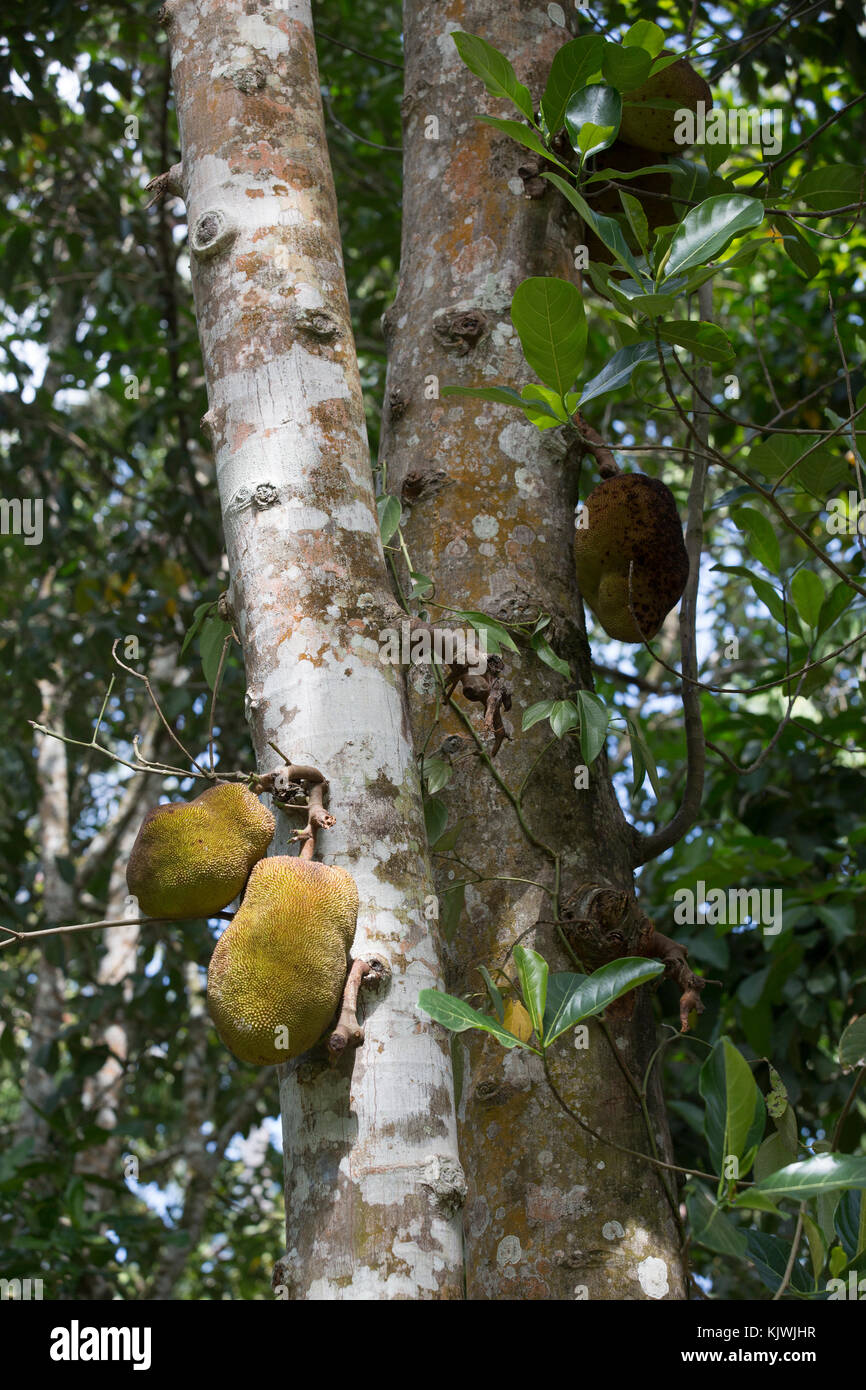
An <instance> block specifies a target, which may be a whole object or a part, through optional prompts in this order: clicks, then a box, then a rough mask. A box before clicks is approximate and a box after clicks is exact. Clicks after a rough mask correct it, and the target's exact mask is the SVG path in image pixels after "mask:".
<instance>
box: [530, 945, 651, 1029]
mask: <svg viewBox="0 0 866 1390" xmlns="http://www.w3.org/2000/svg"><path fill="white" fill-rule="evenodd" d="M663 971H664V966H663V965H662V964H661V962H660V961H656V960H646V959H645V958H644V957H643V956H624V957H623V959H622V960H614V961H611V962H610V964H609V965H603V966H602V967H601V969H600V970H595V971H593V973H592V974H591V975H575V976H573V977H572V978H573V979H574V980H575V981H576V983H575V985H574V988H573V989H572V991H571V993H570V994H568V995H566V996H565V997H563V998H560V999H559V1001H558V1003H557V1007H556V1018H555V1020H553V1019H552V1020H551V1030H550V1031H548V1032H547V1033H546V1034H545V1038H544V1045H545V1047H549V1046H550V1044H551V1043H552V1042H554V1041H555V1040H556V1038H558V1037H559V1036H560V1035H561V1034H562V1033H564V1032H565V1031H566V1029H568V1028H573V1027H574V1025H575V1023H580V1022H581V1020H582V1019H584V1018H592V1016H593V1015H594V1014H600V1013H601V1012H602V1010H604V1009H606V1008H607V1006H608V1005H609V1004H612V1003H613V1001H614V999H619V997H620V995H621V994H627V993H628V992H629V990H632V989H637V987H638V985H643V984H646V982H647V980H653V979H655V977H656V976H657V975H661V974H662V973H663Z"/></svg>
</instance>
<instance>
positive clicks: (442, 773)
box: [422, 758, 451, 796]
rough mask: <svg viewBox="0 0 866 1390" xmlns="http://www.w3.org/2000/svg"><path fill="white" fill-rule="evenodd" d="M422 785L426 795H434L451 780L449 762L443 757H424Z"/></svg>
mask: <svg viewBox="0 0 866 1390" xmlns="http://www.w3.org/2000/svg"><path fill="white" fill-rule="evenodd" d="M422 775H423V777H424V785H425V787H426V788H427V795H428V796H435V794H436V792H441V790H442V788H443V787H447V785H448V783H449V782H450V781H451V764H450V763H447V762H446V761H445V759H444V758H425V759H424V768H423V774H422Z"/></svg>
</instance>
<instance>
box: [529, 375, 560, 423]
mask: <svg viewBox="0 0 866 1390" xmlns="http://www.w3.org/2000/svg"><path fill="white" fill-rule="evenodd" d="M520 395H521V397H522V398H523V400H525V401H532V402H533V403H535V402H538V404H539V405H540V406H542V407H543V409H544V410H545V413H547V414H550V415H552V416H553V420H552V423H553V424H555V425H564V424H566V423H567V422H568V418H569V416H568V411H567V410H566V408H565V406H564V405H563V402H562V397H561V396H560V394H559V392H558V391H552V390H551V388H550V387H549V386H539V384H538V382H537V381H530V382H527V384H526V385H525V386H524V388H523V390H522V391H521V393H520Z"/></svg>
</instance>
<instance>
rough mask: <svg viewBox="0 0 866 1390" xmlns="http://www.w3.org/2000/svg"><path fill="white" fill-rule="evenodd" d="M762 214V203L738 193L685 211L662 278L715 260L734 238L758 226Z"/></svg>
mask: <svg viewBox="0 0 866 1390" xmlns="http://www.w3.org/2000/svg"><path fill="white" fill-rule="evenodd" d="M763 217H764V205H763V203H762V202H760V200H759V199H757V198H746V197H745V196H744V195H743V194H741V193H734V194H732V195H731V194H720V195H719V196H717V197H715V198H707V199H706V200H705V201H704V202H703V203H699V204H698V206H697V207H696V208H692V210H691V212H687V213H686V215H685V217H684V218H683V220H682V223H681V224H680V226H679V227H678V228H677V230H676V232H675V233H674V239H673V241H672V242H671V245H670V253H669V255H668V258H667V261H666V262H665V265H664V279H665V280H669V279H670V278H671V277H672V276H674V275H679V274H681V273H682V272H683V271H684V270H691V269H692V268H693V267H694V266H699V265H700V266H703V265H706V263H707V261H711V260H715V259H716V258H717V257H718V256H719V254H720V253H721V252H722V251H724V249H725V247H726V246H729V245H730V243H731V242H732V241H733V239H734V237H736V236H742V235H743V233H744V232H748V231H751V230H752V229H753V228H754V227H758V226H760V224H761V222H762V221H763Z"/></svg>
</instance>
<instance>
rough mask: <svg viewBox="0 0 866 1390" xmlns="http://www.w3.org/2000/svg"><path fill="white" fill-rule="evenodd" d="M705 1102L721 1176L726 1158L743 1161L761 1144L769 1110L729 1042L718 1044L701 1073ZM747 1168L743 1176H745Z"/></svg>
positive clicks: (707, 1130) (706, 1124)
mask: <svg viewBox="0 0 866 1390" xmlns="http://www.w3.org/2000/svg"><path fill="white" fill-rule="evenodd" d="M699 1085H700V1092H701V1095H702V1096H703V1098H704V1101H705V1102H706V1111H705V1114H704V1132H705V1134H706V1138H707V1143H708V1144H709V1147H710V1153H711V1155H712V1160H713V1163H714V1164H715V1166H716V1168H717V1170H718V1171H719V1172H720V1173H721V1172H722V1168H723V1165H724V1162H725V1159H727V1158H736V1159H740V1160H742V1159H743V1157H744V1155H747V1154H748V1152H749V1151H750V1150H753V1149H754V1148H755V1146H756V1145H757V1144H758V1142H759V1141H760V1138H761V1135H762V1134H763V1131H764V1125H765V1123H766V1108H765V1106H764V1098H763V1096H762V1095H761V1093H760V1091H759V1090H758V1087H757V1085H756V1083H755V1078H754V1077H753V1075H752V1072H751V1068H750V1067H749V1064H748V1062H747V1061H746V1059H745V1057H744V1056H743V1054H742V1053H741V1052H740V1051H739V1050H738V1049H737V1048H736V1047H734V1044H733V1043H732V1042H731V1040H730V1038H728V1037H722V1038H720V1039H719V1041H718V1042H717V1043H716V1045H715V1047H714V1048H713V1050H712V1052H711V1053H710V1055H709V1057H708V1058H707V1060H706V1062H705V1063H704V1065H703V1066H702V1068H701V1072H700V1082H699ZM745 1171H747V1170H746V1168H745V1166H744V1170H743V1172H742V1173H741V1174H740V1176H741V1177H742V1176H744V1175H745Z"/></svg>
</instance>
